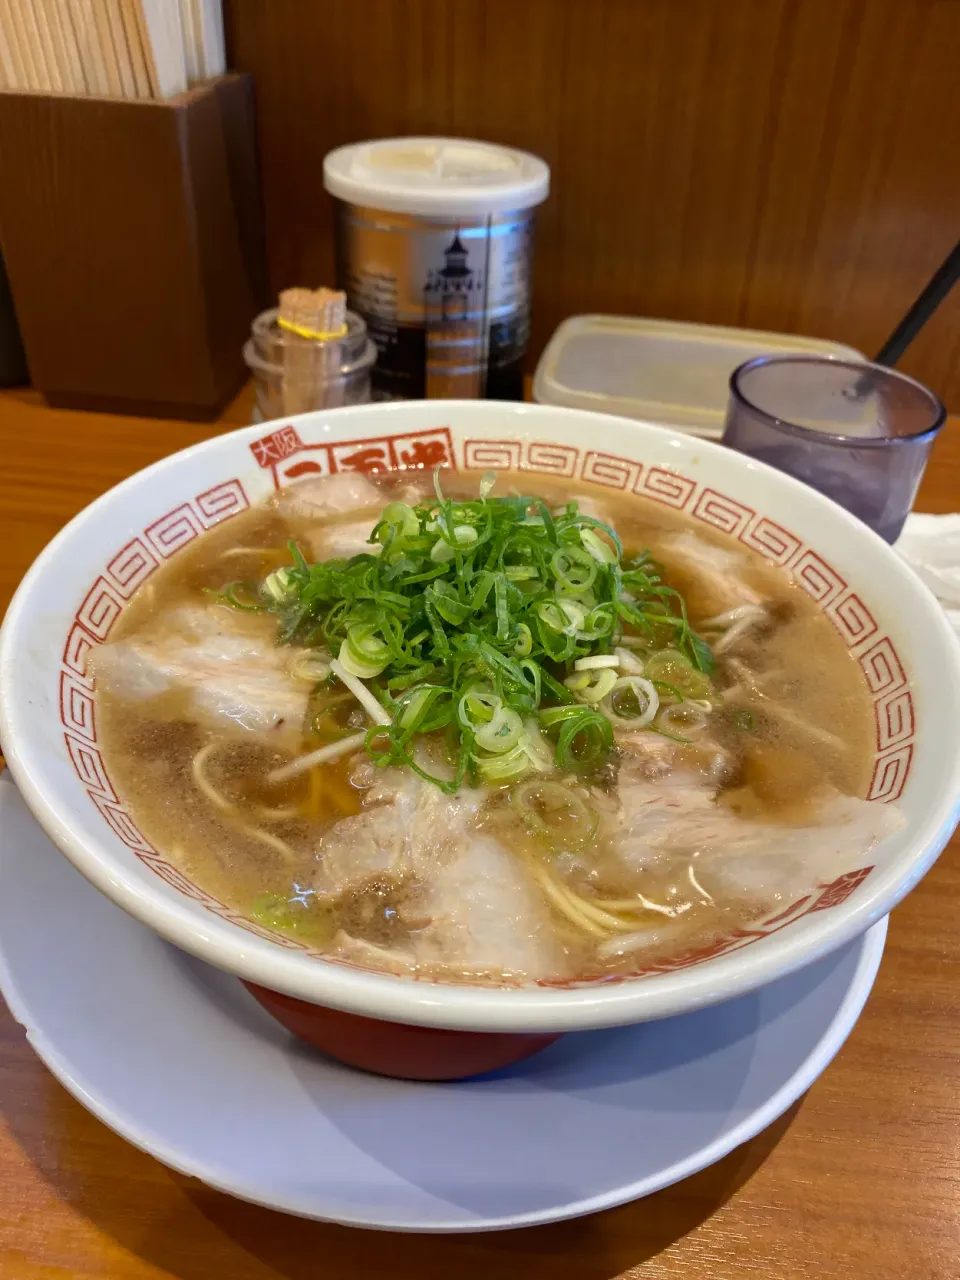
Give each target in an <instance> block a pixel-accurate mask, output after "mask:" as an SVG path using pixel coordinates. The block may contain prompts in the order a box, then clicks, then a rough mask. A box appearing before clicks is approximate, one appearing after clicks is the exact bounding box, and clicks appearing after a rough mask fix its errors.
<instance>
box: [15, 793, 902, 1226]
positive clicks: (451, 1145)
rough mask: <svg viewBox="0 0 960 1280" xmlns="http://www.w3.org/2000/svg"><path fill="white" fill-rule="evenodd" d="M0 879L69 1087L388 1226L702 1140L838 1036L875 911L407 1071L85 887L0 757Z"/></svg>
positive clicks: (777, 1094)
mask: <svg viewBox="0 0 960 1280" xmlns="http://www.w3.org/2000/svg"><path fill="white" fill-rule="evenodd" d="M0 882H2V886H3V892H2V894H0V984H2V987H3V992H4V994H5V996H6V998H7V1001H8V1002H9V1004H10V1006H11V1009H12V1011H13V1013H14V1016H15V1017H16V1018H17V1020H18V1021H19V1022H20V1023H21V1024H22V1025H23V1026H24V1027H25V1028H26V1031H27V1035H28V1037H29V1039H30V1043H31V1044H32V1045H33V1047H34V1049H35V1050H36V1052H37V1053H38V1054H39V1055H40V1057H41V1058H42V1059H43V1061H44V1062H45V1063H46V1064H47V1066H48V1067H49V1068H50V1070H51V1071H52V1072H53V1073H54V1075H55V1076H56V1077H57V1078H58V1079H59V1080H60V1081H61V1082H62V1083H63V1084H64V1085H65V1086H66V1087H67V1088H68V1089H69V1090H70V1092H71V1093H72V1094H73V1095H74V1096H75V1097H76V1098H78V1099H79V1101H80V1102H82V1103H83V1105H84V1106H86V1107H88V1108H89V1109H90V1110H91V1111H92V1112H93V1113H94V1114H95V1115H97V1116H99V1117H100V1119H101V1120H103V1121H104V1123H105V1124H108V1125H109V1126H110V1127H111V1128H113V1129H115V1130H116V1131H117V1132H118V1133H119V1134H121V1135H122V1136H123V1137H124V1138H127V1139H128V1140H129V1141H130V1142H133V1143H134V1144H136V1145H137V1146H138V1147H141V1148H142V1149H143V1150H145V1151H148V1152H149V1153H150V1154H151V1155H154V1156H156V1157H157V1159H158V1160H162V1161H164V1163H165V1164H168V1165H171V1166H172V1167H173V1168H175V1169H178V1170H180V1171H181V1172H182V1173H185V1174H190V1175H192V1176H194V1177H197V1178H200V1179H202V1180H203V1181H204V1182H206V1183H208V1184H209V1185H210V1186H212V1187H216V1188H218V1189H220V1190H223V1191H227V1192H230V1193H231V1194H233V1195H236V1196H240V1197H242V1198H243V1199H247V1200H252V1201H255V1202H257V1203H259V1204H264V1205H269V1206H271V1207H273V1208H276V1209H283V1210H287V1211H288V1212H291V1213H297V1214H302V1215H303V1216H304V1217H309V1218H321V1219H326V1220H331V1221H336V1222H342V1223H349V1224H353V1225H357V1226H366V1227H382V1228H389V1229H392V1230H399V1231H478V1230H484V1229H487V1230H490V1229H494V1228H500V1227H519V1226H526V1225H530V1224H532V1223H538V1222H551V1221H556V1220H557V1219H561V1218H572V1217H576V1216H578V1215H580V1214H585V1213H592V1212H594V1211H596V1210H598V1209H605V1208H609V1207H610V1206H612V1205H617V1204H621V1203H623V1202H624V1201H627V1200H633V1199H636V1198H637V1197H639V1196H645V1195H649V1194H650V1193H651V1192H652V1191H656V1190H658V1189H659V1188H661V1187H664V1186H667V1185H669V1184H670V1183H672V1182H676V1181H678V1180H679V1179H680V1178H685V1177H687V1176H688V1175H689V1174H692V1173H695V1172H696V1171H697V1170H698V1169H702V1168H704V1167H705V1166H706V1165H708V1164H711V1163H712V1162H713V1161H715V1160H719V1159H720V1158H721V1156H723V1155H725V1154H726V1153H727V1152H728V1151H730V1150H731V1149H732V1148H733V1147H735V1146H737V1145H738V1144H739V1143H741V1142H744V1141H746V1140H747V1139H748V1138H751V1137H752V1136H753V1135H754V1134H756V1133H758V1132H759V1131H760V1130H761V1129H763V1128H764V1127H765V1126H766V1125H768V1124H770V1123H771V1121H773V1120H774V1119H775V1118H776V1117H777V1116H779V1115H780V1114H782V1112H784V1111H785V1110H786V1109H787V1107H789V1106H790V1105H791V1103H793V1102H794V1101H795V1100H796V1099H797V1098H798V1097H799V1096H800V1094H801V1093H803V1091H804V1090H805V1089H807V1088H808V1087H809V1086H810V1084H811V1083H812V1082H813V1081H814V1080H815V1079H816V1078H817V1076H818V1075H819V1074H820V1072H821V1071H822V1070H823V1069H824V1067H825V1066H826V1065H827V1063H828V1062H829V1061H830V1059H831V1058H832V1057H833V1055H834V1054H835V1053H836V1052H837V1050H838V1049H839V1048H840V1046H841V1044H843V1042H844V1040H845V1039H846V1037H847V1035H848V1034H849V1032H850V1030H851V1028H852V1027H853V1025H854V1023H855V1022H856V1019H857V1017H858V1015H859V1014H860V1011H861V1009H862V1008H863V1005H864V1002H865V1000H866V998H867V996H868V994H869V992H870V988H871V986H872V985H873V980H874V977H875V976H876V972H877V968H878V966H879V964H880V957H881V955H882V953H883V944H884V938H885V936H886V928H887V925H886V920H882V921H881V922H880V923H879V924H877V925H875V926H874V927H873V928H872V929H871V930H870V931H869V933H867V934H866V935H865V936H864V937H862V938H860V939H858V940H856V941H854V942H851V943H849V944H848V945H847V946H845V947H843V948H842V949H841V950H840V951H837V952H835V953H834V954H833V955H830V956H827V957H826V958H825V959H823V960H820V961H818V962H817V963H816V964H813V965H811V966H810V967H809V968H807V969H804V970H802V971H801V972H799V973H795V974H792V975H791V976H790V977H787V978H783V979H781V980H780V981H779V982H776V983H774V984H773V985H771V986H767V987H765V988H762V989H761V990H759V991H757V992H754V993H752V994H751V995H747V996H743V997H741V998H739V999H737V1000H733V1001H730V1002H729V1003H727V1004H722V1005H716V1006H714V1007H712V1008H709V1009H704V1010H701V1011H699V1012H697V1013H692V1014H686V1015H684V1016H682V1017H676V1018H669V1019H666V1020H664V1021H661V1022H650V1023H645V1024H642V1025H640V1026H636V1027H632V1028H625V1029H621V1030H616V1031H598V1032H589V1033H578V1034H575V1035H569V1036H566V1037H565V1038H564V1039H562V1040H560V1041H559V1042H558V1043H557V1044H555V1045H554V1046H552V1047H551V1048H550V1049H548V1050H547V1051H546V1052H544V1053H542V1054H540V1055H539V1056H537V1057H535V1058H533V1059H531V1060H530V1061H529V1062H527V1063H525V1064H522V1065H521V1066H519V1067H515V1068H511V1069H509V1070H506V1071H503V1072H499V1073H497V1074H495V1075H492V1076H487V1077H485V1078H482V1079H478V1080H474V1081H468V1082H465V1083H460V1084H444V1085H425V1084H411V1083H407V1082H401V1081H392V1080H382V1079H379V1078H377V1077H374V1076H365V1075H362V1074H360V1073H358V1072H354V1071H351V1070H348V1069H347V1068H345V1067H341V1066H338V1065H337V1064H336V1063H332V1062H328V1061H325V1060H324V1059H322V1058H320V1057H319V1056H318V1055H316V1054H315V1053H313V1052H312V1051H311V1050H309V1049H307V1048H306V1047H304V1046H301V1045H300V1044H299V1043H297V1042H295V1041H294V1040H292V1039H291V1038H290V1037H289V1036H288V1035H287V1034H286V1033H285V1032H284V1031H283V1030H282V1029H281V1028H280V1027H279V1026H278V1025H277V1024H276V1023H274V1022H273V1021H272V1020H271V1019H270V1017H269V1016H268V1015H267V1014H266V1013H264V1012H263V1011H262V1010H261V1009H260V1008H259V1006H258V1005H257V1004H256V1003H255V1002H254V1000H253V999H252V997H251V996H249V995H248V994H247V992H246V991H245V990H244V988H243V987H242V986H241V985H240V983H239V982H238V981H237V979H236V978H233V977H230V976H229V975H227V974H224V973H221V972H219V971H218V970H215V969H211V968H209V967H208V966H207V965H205V964H203V963H201V962H200V961H198V960H196V959H193V958H192V957H190V956H188V955H186V954H184V953H183V952H180V951H178V950H176V949H175V948H174V947H172V946H170V945H169V944H167V943H165V942H163V941H161V940H160V938H158V937H157V936H156V935H154V934H153V933H151V932H150V931H149V930H148V929H146V928H145V927H144V926H143V925H141V924H139V923H138V922H137V921H135V920H134V919H133V918H132V917H131V916H128V915H126V914H125V913H124V912H123V911H121V910H120V909H119V908H118V907H116V906H114V905H113V904H112V903H111V902H109V901H108V900H107V899H106V898H105V897H103V896H102V895H101V894H100V893H98V891H97V890H96V889H94V888H93V887H92V886H91V885H90V884H89V883H88V882H87V881H86V880H84V879H83V878H82V876H80V874H79V873H78V872H77V871H75V870H74V868H73V867H72V866H71V865H70V863H69V862H67V860H66V858H64V857H62V856H61V855H60V854H59V853H58V852H57V851H56V850H55V849H54V847H53V846H52V845H51V844H50V843H49V841H48V840H47V838H46V836H45V835H44V834H43V832H42V831H41V830H40V828H39V827H38V826H37V825H36V823H35V822H34V820H33V818H32V817H31V816H30V814H29V813H28V811H27V810H26V808H25V806H24V805H23V802H22V801H21V800H20V797H19V795H18V794H17V792H16V790H15V789H14V787H13V785H12V783H10V782H9V781H5V780H2V779H0Z"/></svg>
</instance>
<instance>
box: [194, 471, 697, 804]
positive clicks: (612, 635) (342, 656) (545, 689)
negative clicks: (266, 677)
mask: <svg viewBox="0 0 960 1280" xmlns="http://www.w3.org/2000/svg"><path fill="white" fill-rule="evenodd" d="M494 481H495V476H494V475H493V474H492V473H490V474H487V475H485V476H484V478H483V480H482V481H481V485H480V493H479V496H477V497H473V498H463V499H460V498H454V497H447V496H446V495H445V494H444V492H443V488H442V484H441V475H440V472H439V471H436V472H435V473H434V491H435V494H436V497H435V498H434V497H432V496H431V497H428V498H425V499H424V500H422V501H420V502H418V503H415V504H408V503H404V502H391V503H388V504H387V505H386V506H385V507H384V509H383V511H382V512H381V513H380V516H379V518H378V519H377V520H376V521H375V522H372V526H373V527H372V530H371V535H370V539H369V541H370V544H371V551H369V552H362V553H361V554H359V555H355V556H352V557H350V558H346V559H339V558H338V559H330V560H324V561H321V562H319V563H317V564H310V563H308V562H307V560H306V558H305V557H304V555H303V552H302V551H301V550H300V548H299V547H298V546H297V545H296V544H295V543H291V544H290V556H291V560H290V564H289V565H286V566H284V567H283V568H282V569H277V570H275V571H274V572H273V573H271V574H268V575H267V576H266V577H265V578H264V580H263V581H262V582H260V583H259V584H245V583H232V584H229V585H228V586H227V587H225V588H224V589H223V590H222V591H221V592H218V593H214V594H215V596H216V598H217V599H219V600H221V601H222V602H223V603H225V604H228V605H231V606H232V607H234V608H238V609H250V610H257V611H261V612H262V611H266V612H268V613H270V614H272V615H274V616H275V617H276V618H277V620H278V633H277V634H278V640H279V641H280V642H281V643H285V644H293V645H297V646H300V647H302V648H303V649H305V650H307V651H309V655H310V656H308V657H303V658H301V659H297V660H295V665H294V667H293V671H294V673H295V674H297V678H300V679H305V680H310V682H312V683H316V682H317V681H319V680H321V679H323V678H324V675H325V671H326V669H325V666H324V665H323V664H324V662H325V661H326V654H327V653H329V654H336V655H337V656H336V657H335V658H333V659H332V660H331V661H330V671H331V672H332V673H333V674H334V675H336V676H337V678H339V679H340V680H342V681H343V683H344V684H345V685H346V686H347V687H348V688H349V689H350V690H351V691H352V692H353V693H354V695H355V696H356V697H357V699H358V700H359V701H360V703H361V704H362V705H363V706H364V708H365V709H366V710H367V712H368V714H369V715H370V716H371V717H372V718H373V719H374V720H375V722H376V723H375V726H374V728H372V729H371V730H369V731H368V732H367V733H366V739H365V747H366V750H367V754H368V755H369V756H370V758H371V759H372V760H373V761H374V763H376V764H378V765H387V764H392V765H396V766H399V767H403V768H410V769H412V770H414V772H416V773H418V774H419V775H420V776H421V777H424V778H426V779H428V780H429V781H431V782H433V783H435V784H436V785H437V786H439V787H441V788H442V789H443V790H444V791H447V792H451V793H452V792H454V791H456V790H457V788H458V787H459V786H461V785H462V783H463V782H464V781H465V780H466V779H470V780H471V781H476V780H478V779H479V780H480V781H483V782H488V783H493V784H500V783H506V782H512V781H514V780H516V779H518V778H522V777H523V776H524V775H528V774H532V773H541V774H542V773H547V772H550V771H551V770H590V769H593V768H595V767H596V766H598V765H600V764H602V763H603V761H604V760H605V759H606V757H607V756H608V755H609V753H610V751H611V750H612V748H613V724H614V723H618V724H619V723H624V724H630V725H632V726H634V727H639V728H644V727H647V728H649V729H650V730H651V731H655V730H656V725H655V724H654V723H653V716H655V715H656V710H657V700H658V697H659V694H658V692H657V690H658V689H660V690H662V691H663V693H664V695H665V696H666V695H670V697H675V698H677V700H678V701H679V703H680V705H685V703H686V702H688V701H690V702H692V701H702V702H705V703H707V704H712V702H714V701H716V698H715V695H714V693H713V687H712V684H711V682H710V678H709V677H710V671H711V669H712V655H711V654H710V651H709V648H708V647H707V646H706V645H705V644H704V642H703V641H702V639H701V638H700V637H699V636H697V635H696V634H695V632H694V631H693V630H692V629H691V627H690V624H689V621H688V619H687V612H686V607H685V605H684V602H683V599H682V597H680V596H679V595H678V594H677V592H676V591H675V590H674V589H673V588H671V587H670V586H668V585H667V583H666V582H665V581H664V579H663V573H662V570H661V569H660V568H659V566H657V565H656V564H655V563H654V562H653V561H652V560H650V558H649V557H648V556H646V555H640V556H637V557H634V558H630V559H624V557H623V550H622V547H621V544H620V541H619V539H618V537H617V534H616V532H615V530H613V529H612V528H611V527H610V526H608V525H606V524H603V523H602V522H601V521H599V520H595V519H593V518H592V517H590V516H587V515H585V514H584V513H583V512H581V511H580V509H579V506H578V504H577V503H576V502H575V501H570V502H566V503H563V504H561V505H558V506H555V507H551V506H549V505H548V503H547V502H545V501H544V500H543V499H541V498H537V497H529V496H513V495H508V496H505V497H500V498H494V497H493V496H492V492H491V490H492V488H493V485H494ZM625 628H626V629H629V632H630V634H629V635H625V634H624V630H625ZM620 646H624V647H622V648H621V647H620ZM634 646H636V647H639V648H640V649H641V650H642V653H643V663H644V664H645V666H644V675H643V677H641V676H639V675H636V674H633V675H631V674H629V673H630V667H631V664H634V665H635V660H634V659H633V658H632V657H631V655H630V652H629V650H630V649H631V648H632V647H634ZM318 652H319V653H320V654H322V655H323V657H322V658H314V657H313V656H312V655H314V654H316V653H318ZM658 660H659V666H658V665H657V662H658ZM651 663H653V670H649V669H648V668H649V666H650V664H651ZM620 673H627V674H620ZM647 677H649V678H647ZM365 681H366V682H371V684H370V687H368V686H367V684H365V683H364V682H365ZM648 690H649V691H648ZM651 707H652V708H653V709H652V710H651ZM668 719H670V718H669V717H668ZM672 719H679V717H673V718H672ZM440 732H442V733H443V734H444V735H445V738H444V741H445V743H446V747H445V751H446V754H447V757H448V759H449V762H450V766H451V770H452V774H451V775H447V776H444V777H442V778H441V777H434V776H433V775H432V774H430V773H429V772H427V771H425V770H424V768H423V767H422V765H421V764H420V763H419V761H422V760H423V756H422V755H420V754H419V753H417V754H416V755H415V754H414V747H415V745H416V740H417V739H418V738H420V737H421V736H422V735H425V734H432V733H440ZM545 735H548V736H545Z"/></svg>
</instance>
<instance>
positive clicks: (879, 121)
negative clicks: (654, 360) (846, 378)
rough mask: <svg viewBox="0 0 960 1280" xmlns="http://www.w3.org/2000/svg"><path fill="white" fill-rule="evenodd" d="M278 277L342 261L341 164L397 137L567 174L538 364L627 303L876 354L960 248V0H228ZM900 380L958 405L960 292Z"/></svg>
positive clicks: (543, 228)
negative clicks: (254, 99)
mask: <svg viewBox="0 0 960 1280" xmlns="http://www.w3.org/2000/svg"><path fill="white" fill-rule="evenodd" d="M226 7H227V20H228V31H229V36H230V46H231V54H232V60H233V65H235V66H237V67H238V68H239V69H242V70H247V71H252V72H253V73H254V75H255V77H256V83H257V92H258V101H259V112H260V138H261V149H262V156H261V159H262V166H263V174H264V184H265V192H266V212H267V227H268V243H269V251H270V263H271V272H272V276H273V281H274V284H275V285H276V286H277V287H282V286H285V285H288V284H292V283H295V282H302V283H311V284H312V283H318V282H320V281H321V280H325V279H328V278H329V277H330V274H331V271H332V237H331V216H330V215H331V210H330V203H329V200H328V199H327V197H326V196H325V194H324V192H323V184H322V175H321V164H322V160H323V156H324V153H325V152H326V151H327V150H329V149H330V148H331V147H333V146H336V145H338V144H340V143H342V142H348V141H356V140H359V139H362V138H366V137H376V136H384V135H389V134H400V133H460V134H465V135H469V136H475V137H484V138H489V139H492V140H494V141H499V142H505V143H510V144H512V145H516V146H522V147H526V148H528V149H530V150H532V151H535V152H537V153H538V154H540V155H542V156H543V157H544V158H545V159H546V160H547V161H548V162H549V163H550V165H551V167H552V169H553V182H554V187H553V195H552V196H551V198H550V201H549V203H548V205H547V206H545V208H544V210H543V212H542V215H541V220H540V229H539V241H538V249H537V254H538V257H537V265H536V273H535V295H534V343H533V354H534V355H536V354H537V353H538V352H539V350H540V348H541V347H542V345H543V343H544V342H545V341H546V339H547V338H548V337H549V335H550V333H551V332H552V330H553V329H554V328H555V327H556V325H557V324H558V323H559V322H560V321H561V320H562V319H563V318H564V317H565V316H567V315H570V314H572V313H575V312H585V311H613V312H623V313H633V314H643V315H656V316H667V317H672V318H678V319H687V320H703V321H712V322H715V323H727V324H741V325H750V326H756V327H762V328H770V329H781V330H790V331H795V332H801V333H808V334H814V335H818V336H825V337H833V338H837V339H840V340H842V341H844V342H849V343H852V344H853V345H854V346H857V347H859V348H861V349H862V350H864V351H865V352H866V353H867V354H871V353H872V352H873V351H874V350H876V348H877V347H878V346H879V345H880V343H881V342H882V341H883V339H884V338H885V337H886V335H887V333H888V332H889V331H890V330H891V329H892V328H893V326H894V324H895V323H896V321H897V320H898V319H899V318H900V316H901V314H902V313H903V312H904V311H905V310H906V308H907V306H908V305H909V304H910V302H911V301H912V299H913V298H914V296H915V295H916V294H917V293H918V292H919V290H920V289H921V288H922V286H923V285H924V283H925V282H926V280H927V278H928V277H929V275H930V274H931V273H932V272H933V270H934V269H935V268H936V267H937V265H938V264H939V262H940V261H941V260H942V258H943V257H945V255H946V253H947V251H948V250H949V249H950V247H951V246H952V244H953V243H954V242H955V241H956V240H957V238H958V237H960V86H958V84H957V78H956V69H957V67H958V66H960V0H322V3H320V2H317V0H269V2H268V3H267V2H265V0H226ZM903 367H904V368H905V369H906V370H907V371H909V372H911V373H913V374H915V376H917V377H919V378H921V379H922V380H924V381H925V382H927V383H928V384H929V385H930V386H932V387H933V388H934V389H935V390H937V391H938V392H939V393H940V394H941V395H942V396H943V397H944V398H945V399H947V401H948V404H949V405H950V407H951V408H953V409H954V410H957V409H960V289H958V290H957V291H956V292H955V293H954V295H953V296H952V297H951V298H950V299H949V300H948V301H947V302H946V303H945V304H944V305H943V307H942V308H941V311H940V312H939V313H938V315H937V316H936V317H935V319H934V320H933V321H932V322H931V324H930V325H929V326H928V329H927V330H925V331H924V333H923V334H922V335H921V337H920V338H919V339H918V341H917V343H916V344H915V346H914V348H913V349H911V351H910V352H909V353H908V354H907V356H906V357H905V359H904V361H903Z"/></svg>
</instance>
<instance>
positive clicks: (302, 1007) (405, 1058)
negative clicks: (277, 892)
mask: <svg viewBox="0 0 960 1280" xmlns="http://www.w3.org/2000/svg"><path fill="white" fill-rule="evenodd" d="M243 985H244V986H245V987H246V988H247V990H248V991H250V992H251V993H252V994H253V995H254V996H255V997H256V999H257V1000H258V1001H259V1002H260V1004H261V1005H263V1007H264V1009H266V1010H267V1012H268V1013H270V1014H272V1015H273V1016H274V1017H275V1018H276V1020H277V1021H278V1022H279V1023H281V1024H282V1025H283V1026H284V1027H286V1028H287V1030H288V1031H292V1032H293V1034H294V1035H295V1036H299V1037H300V1038H301V1040H306V1041H307V1042H308V1043H309V1044H312V1045H313V1046H314V1048H317V1049H319V1050H320V1051H321V1052H322V1053H325V1054H328V1055H329V1056H330V1057H331V1058H337V1059H339V1061H340V1062H345V1063H347V1065H348V1066H351V1067H359V1068H360V1070H361V1071H372V1072H373V1073H374V1074H375V1075H378V1076H393V1077H395V1078H396V1079H399V1080H464V1079H466V1078H467V1077H468V1076H478V1075H481V1074H482V1073H483V1072H485V1071H496V1070H497V1069H498V1068H500V1067H508V1066H510V1065H511V1064H512V1063H514V1062H520V1061H522V1060H523V1059H524V1058H529V1057H530V1056H531V1055H532V1054H534V1053H539V1052H540V1050H541V1049H545V1048H546V1047H547V1045H548V1044H553V1042H554V1040H557V1039H559V1036H557V1035H523V1034H507V1033H502V1032H486V1031H442V1030H438V1029H436V1028H434V1027H411V1026H407V1024H406V1023H402V1022H380V1021H379V1020H377V1019H375V1018H361V1017H359V1016H358V1015H357V1014H354V1013H340V1012H339V1011H338V1010H336V1009H325V1008H323V1006H322V1005H317V1004H308V1003H307V1002H306V1001H305V1000H295V999H294V998H293V996H285V995H281V994H280V992H279V991H269V990H267V988H266V987H258V986H256V985H255V984H254V983H252V982H245V983H244V984H243Z"/></svg>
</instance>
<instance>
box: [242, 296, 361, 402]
mask: <svg viewBox="0 0 960 1280" xmlns="http://www.w3.org/2000/svg"><path fill="white" fill-rule="evenodd" d="M279 303H280V305H279V306H278V307H275V308H273V309H271V310H270V311H264V312H262V313H261V314H260V315H259V316H257V318H256V320H254V322H253V326H252V330H251V335H250V338H249V339H248V341H247V343H246V345H245V346H244V349H243V358H244V360H245V361H246V363H247V367H248V368H249V369H250V372H251V373H252V374H253V378H254V385H255V388H256V403H255V408H254V420H255V421H257V422H264V421H267V420H268V419H271V418H284V417H289V416H291V415H293V414H296V413H309V412H310V411H311V410H313V409H335V408H338V407H339V406H340V405H348V404H365V403H366V402H367V401H368V400H369V399H370V370H371V368H372V367H373V363H374V361H375V359H376V355H377V352H376V348H375V347H374V345H373V343H372V342H371V341H370V339H369V337H368V336H367V327H366V325H365V323H364V322H363V320H362V319H361V318H360V316H358V315H356V314H355V313H354V312H352V311H348V310H347V305H346V295H345V294H343V293H340V292H339V291H337V290H333V289H285V290H284V291H283V292H282V293H281V294H280V299H279Z"/></svg>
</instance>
